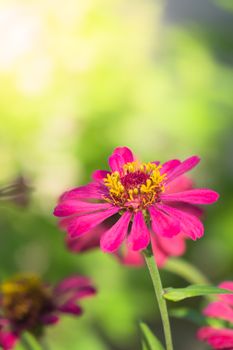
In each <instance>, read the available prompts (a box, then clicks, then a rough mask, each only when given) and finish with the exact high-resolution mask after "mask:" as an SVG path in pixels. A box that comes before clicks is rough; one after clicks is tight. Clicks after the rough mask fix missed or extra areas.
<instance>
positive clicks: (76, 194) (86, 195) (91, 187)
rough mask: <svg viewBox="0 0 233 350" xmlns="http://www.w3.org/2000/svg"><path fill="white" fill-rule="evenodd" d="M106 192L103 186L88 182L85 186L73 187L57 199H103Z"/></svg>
mask: <svg viewBox="0 0 233 350" xmlns="http://www.w3.org/2000/svg"><path fill="white" fill-rule="evenodd" d="M106 194H107V190H106V189H105V187H104V186H101V185H100V184H98V183H89V184H88V185H85V186H80V187H76V188H73V189H71V190H69V191H67V192H65V193H63V195H62V196H61V197H60V199H59V201H64V200H68V199H103V196H104V195H106Z"/></svg>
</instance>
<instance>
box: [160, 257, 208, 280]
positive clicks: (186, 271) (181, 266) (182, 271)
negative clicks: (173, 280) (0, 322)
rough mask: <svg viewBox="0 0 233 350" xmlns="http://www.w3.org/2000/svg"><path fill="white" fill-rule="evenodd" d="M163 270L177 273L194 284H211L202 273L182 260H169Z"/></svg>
mask: <svg viewBox="0 0 233 350" xmlns="http://www.w3.org/2000/svg"><path fill="white" fill-rule="evenodd" d="M163 269H164V270H166V271H169V272H172V273H175V274H177V275H179V276H181V277H182V278H184V279H185V280H186V281H188V282H190V283H193V284H207V285H210V284H211V283H210V281H209V280H208V279H207V277H205V276H204V275H203V274H202V272H201V271H199V270H198V269H197V268H196V267H195V266H193V265H192V264H189V263H188V262H186V261H185V260H182V259H176V258H169V259H168V261H167V262H166V264H165V266H164V267H163Z"/></svg>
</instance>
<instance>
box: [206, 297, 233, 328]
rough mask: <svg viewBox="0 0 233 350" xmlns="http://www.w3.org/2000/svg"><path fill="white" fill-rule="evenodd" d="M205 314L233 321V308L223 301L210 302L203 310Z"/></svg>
mask: <svg viewBox="0 0 233 350" xmlns="http://www.w3.org/2000/svg"><path fill="white" fill-rule="evenodd" d="M203 314H204V315H205V316H209V317H216V318H220V319H222V320H226V321H229V322H231V323H233V309H232V308H231V307H230V306H229V305H227V304H225V303H224V302H222V301H215V302H213V303H210V304H209V305H208V306H207V307H206V308H205V309H204V311H203Z"/></svg>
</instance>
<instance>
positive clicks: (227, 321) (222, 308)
mask: <svg viewBox="0 0 233 350" xmlns="http://www.w3.org/2000/svg"><path fill="white" fill-rule="evenodd" d="M219 287H220V288H224V289H228V290H232V291H233V282H232V281H228V282H223V283H221V284H220V285H219ZM203 314H204V315H205V316H207V317H210V318H213V319H215V323H216V320H219V326H218V327H217V326H209V327H202V328H200V329H199V331H198V333H197V336H198V338H199V339H200V340H202V341H205V342H207V343H208V344H209V345H210V346H211V347H212V348H213V349H219V350H233V329H232V327H233V293H232V295H230V294H227V295H221V296H219V300H218V301H215V302H212V303H210V304H209V305H208V306H207V307H206V308H205V309H204V311H203Z"/></svg>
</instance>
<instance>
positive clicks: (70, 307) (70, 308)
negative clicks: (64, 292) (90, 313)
mask: <svg viewBox="0 0 233 350" xmlns="http://www.w3.org/2000/svg"><path fill="white" fill-rule="evenodd" d="M59 311H61V312H64V313H66V314H71V315H76V316H77V315H81V314H82V312H83V311H82V308H81V307H80V306H79V305H76V304H74V303H69V302H68V303H66V304H64V305H62V306H60V307H59Z"/></svg>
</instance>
